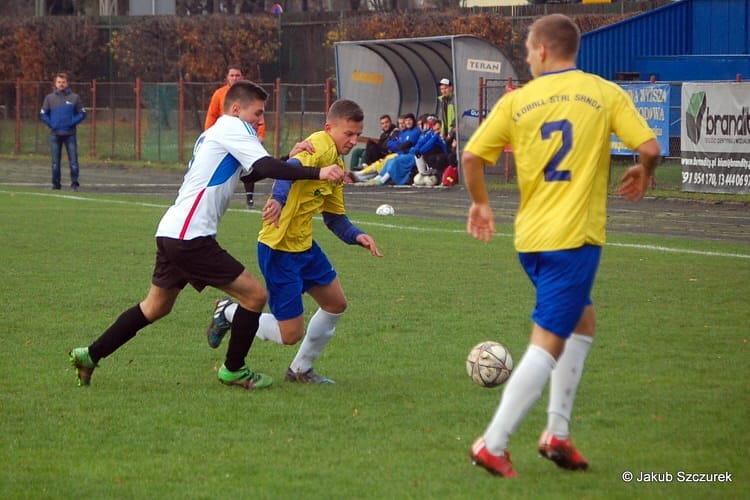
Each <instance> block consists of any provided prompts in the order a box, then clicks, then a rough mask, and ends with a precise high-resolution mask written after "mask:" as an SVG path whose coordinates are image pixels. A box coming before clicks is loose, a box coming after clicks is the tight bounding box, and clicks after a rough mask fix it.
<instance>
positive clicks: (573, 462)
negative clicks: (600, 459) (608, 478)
mask: <svg viewBox="0 0 750 500" xmlns="http://www.w3.org/2000/svg"><path fill="white" fill-rule="evenodd" d="M539 454H540V455H541V456H543V457H544V458H548V459H550V460H552V461H553V462H555V463H556V464H557V466H558V467H560V468H562V469H568V470H586V469H588V467H589V463H588V462H587V461H586V458H585V457H584V456H583V455H581V452H580V451H578V450H577V449H576V447H575V446H574V445H573V441H571V440H570V439H559V438H557V437H556V436H555V435H554V434H552V433H551V432H550V431H544V432H543V433H542V436H541V437H540V438H539Z"/></svg>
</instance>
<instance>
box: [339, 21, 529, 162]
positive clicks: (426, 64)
mask: <svg viewBox="0 0 750 500" xmlns="http://www.w3.org/2000/svg"><path fill="white" fill-rule="evenodd" d="M334 51H335V58H336V78H337V85H338V98H340V99H351V100H353V101H355V102H357V103H358V104H359V105H360V106H361V107H362V109H363V110H364V112H365V124H364V132H363V136H365V137H378V136H379V135H380V132H381V131H380V127H379V120H378V118H379V117H380V116H381V115H384V114H388V115H390V116H391V118H392V119H393V121H394V122H395V121H396V117H398V116H399V115H400V114H404V113H414V115H415V116H417V117H419V116H420V115H422V114H425V113H433V114H437V112H438V96H439V95H440V89H439V81H440V80H441V79H443V78H448V79H450V81H451V82H452V84H453V96H454V105H455V108H456V122H457V123H456V125H457V129H458V154H459V158H460V153H461V146H462V144H465V143H466V141H467V140H468V139H469V137H470V136H471V134H472V133H473V132H474V131H475V130H476V128H477V126H478V124H479V110H478V105H479V104H478V103H479V78H480V77H483V78H485V79H491V80H503V79H507V78H509V77H512V78H514V79H517V75H516V71H515V69H514V68H513V66H512V65H511V63H510V61H509V60H508V59H507V58H506V57H505V55H504V54H503V53H502V52H501V51H500V49H498V48H497V47H495V46H494V45H492V44H491V43H489V42H488V41H486V40H484V39H481V38H479V37H476V36H471V35H450V36H437V37H424V38H402V39H392V40H359V41H348V42H338V43H336V44H335V46H334ZM493 104H494V103H486V104H485V108H491V107H492V105H493Z"/></svg>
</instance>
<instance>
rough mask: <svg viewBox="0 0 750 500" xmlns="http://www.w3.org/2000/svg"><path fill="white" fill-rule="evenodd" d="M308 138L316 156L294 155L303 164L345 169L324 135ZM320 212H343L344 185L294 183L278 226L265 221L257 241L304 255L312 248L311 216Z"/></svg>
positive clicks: (334, 147)
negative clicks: (337, 166) (303, 253)
mask: <svg viewBox="0 0 750 500" xmlns="http://www.w3.org/2000/svg"><path fill="white" fill-rule="evenodd" d="M307 139H308V140H309V141H310V142H311V143H312V145H313V147H314V148H315V153H308V152H306V151H303V152H301V153H299V154H298V155H296V156H295V157H294V158H296V159H298V160H299V161H300V162H301V163H302V165H305V166H308V167H321V168H322V167H327V166H329V165H339V166H340V167H341V169H342V170H343V169H344V159H343V158H342V157H341V155H340V154H339V153H338V150H337V149H336V144H335V143H334V142H333V139H331V136H330V135H328V133H327V132H325V131H320V132H315V133H314V134H312V135H310V137H308V138H307ZM320 212H329V213H332V214H341V215H343V214H344V213H346V210H345V207H344V185H343V184H334V183H332V182H330V181H320V180H317V181H316V180H297V181H294V182H293V183H292V185H291V188H290V189H289V194H288V196H287V199H286V204H285V205H284V208H283V209H282V210H281V216H280V218H279V227H276V226H274V225H273V224H272V223H270V222H268V221H265V222H264V223H263V227H262V228H261V230H260V233H259V235H258V241H260V242H261V243H263V244H265V245H267V246H269V247H271V248H273V249H274V250H281V251H284V252H304V251H305V250H308V249H310V248H311V247H312V242H313V238H312V229H313V217H314V216H315V215H316V214H318V213H320Z"/></svg>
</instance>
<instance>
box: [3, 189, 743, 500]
mask: <svg viewBox="0 0 750 500" xmlns="http://www.w3.org/2000/svg"><path fill="white" fill-rule="evenodd" d="M167 204H168V201H167V200H164V199H146V198H143V197H132V196H131V197H128V196H116V195H95V194H81V195H80V196H69V195H68V196H66V193H62V195H54V194H51V193H49V192H48V191H34V190H25V189H18V188H4V187H2V186H0V221H1V223H0V241H1V242H2V244H0V261H1V262H2V266H1V267H0V283H2V286H0V299H1V300H0V303H2V318H3V321H2V324H3V332H2V338H3V343H2V346H3V349H2V355H1V356H0V369H1V371H2V378H1V379H0V388H1V389H0V408H1V410H0V422H1V424H2V432H1V433H0V463H2V464H3V465H2V469H1V470H0V498H6V499H16V498H34V499H39V498H50V499H57V498H179V499H183V498H219V497H226V498H253V499H259V498H260V499H265V498H268V499H275V498H304V499H308V498H309V499H354V498H357V499H370V498H372V499H386V498H389V499H390V498H393V499H396V498H398V499H400V498H414V499H423V498H430V499H432V498H435V499H463V498H485V497H486V498H576V499H581V498H592V499H593V498H634V497H638V498H657V497H658V498H662V499H663V498H749V497H750V486H749V484H750V459H749V458H748V457H749V456H750V453H749V452H750V438H749V437H748V432H747V429H748V424H750V370H748V339H749V338H750V337H749V334H748V332H749V331H750V330H749V329H748V324H750V312H748V311H750V309H749V308H748V297H749V296H750V293H749V292H750V285H749V283H750V248H749V247H748V246H747V245H739V244H723V243H717V242H699V241H688V240H678V239H660V238H652V237H648V238H647V237H636V236H625V235H618V234H610V235H609V244H608V246H607V247H606V248H605V251H604V254H603V258H602V265H601V268H600V272H599V276H598V280H597V284H596V286H595V288H594V293H593V297H594V301H595V303H596V306H597V310H598V314H599V329H598V337H597V340H596V342H595V344H594V347H593V349H592V352H591V355H590V357H589V361H588V364H587V368H586V373H585V375H584V379H583V382H582V384H581V388H580V392H579V397H578V401H577V407H576V411H575V414H574V421H573V423H572V431H573V437H574V439H575V441H576V444H577V445H578V446H579V448H580V449H581V450H582V451H583V453H584V454H585V455H586V456H587V458H588V459H589V461H590V463H591V468H590V470H589V471H587V472H585V473H571V472H567V471H562V470H558V469H556V468H555V466H554V465H553V464H552V463H550V462H548V461H546V460H542V459H540V458H539V457H538V456H537V453H536V441H537V438H538V435H539V433H540V432H541V430H542V428H543V426H544V424H545V421H546V415H545V409H546V402H547V399H546V394H545V397H544V398H543V399H542V400H541V401H540V402H539V403H538V404H537V406H536V407H535V408H534V409H533V411H532V412H531V414H530V415H529V417H528V418H527V419H526V421H525V422H524V423H523V425H522V426H521V428H520V429H519V431H518V433H517V434H516V435H515V436H514V437H513V439H512V441H511V446H510V451H511V453H512V455H513V460H514V465H515V467H516V469H517V470H518V472H519V474H520V477H519V478H518V479H517V480H512V481H509V480H503V479H498V478H496V477H493V476H490V475H489V474H487V473H486V472H485V471H484V470H482V469H480V468H476V467H473V466H472V465H471V464H470V462H469V459H468V451H469V446H470V444H471V442H472V441H473V439H474V438H475V437H476V436H478V435H479V434H481V433H482V432H483V430H484V428H485V426H486V425H487V424H488V422H489V420H490V418H491V417H492V414H493V412H494V411H495V408H496V406H497V402H498V398H499V395H500V393H501V391H502V388H498V389H483V388H480V387H478V386H476V385H475V384H473V383H472V382H471V380H470V379H469V378H468V377H467V375H466V372H465V367H464V361H465V358H466V355H467V354H468V352H469V349H470V348H471V347H472V346H473V345H475V344H476V343H478V342H480V341H483V340H493V339H494V340H498V341H501V342H502V343H504V344H505V345H507V346H508V347H509V348H510V350H511V352H512V353H513V356H514V359H515V360H520V357H521V355H522V354H523V350H524V349H525V346H526V344H527V339H528V332H529V328H530V324H529V321H530V320H529V317H528V316H529V313H530V308H531V306H532V303H533V293H532V289H531V285H530V284H529V283H528V282H527V279H526V277H525V276H524V274H523V272H522V270H521V268H520V266H519V264H518V262H517V259H516V255H515V252H514V250H513V247H512V238H511V237H510V233H511V229H510V228H509V227H501V228H499V229H500V234H498V236H497V237H496V238H495V239H494V240H493V241H492V242H491V243H490V244H484V243H480V242H477V241H474V240H472V239H471V238H470V237H469V236H468V235H466V234H465V232H464V225H463V223H461V222H452V221H438V220H422V219H409V218H404V217H399V216H396V217H389V218H383V217H377V216H376V215H375V214H374V213H352V214H350V216H351V218H352V219H353V220H354V221H355V222H356V223H357V224H359V225H360V226H361V227H362V228H364V229H365V230H366V231H368V232H369V233H370V234H372V235H373V236H374V237H375V239H376V241H377V242H378V244H379V246H380V248H381V250H382V251H383V252H384V253H385V257H384V258H382V259H376V258H374V257H370V256H369V254H368V253H367V252H366V251H365V250H363V249H361V248H358V247H349V246H347V245H344V244H343V243H341V242H339V241H338V240H336V239H335V237H334V236H333V235H331V234H330V233H329V232H328V231H326V230H325V227H324V226H323V224H322V222H321V221H316V228H315V231H316V237H317V240H318V241H319V242H320V244H321V246H322V247H323V248H324V249H325V250H326V251H327V253H328V255H329V257H330V258H331V260H332V261H333V262H334V264H335V266H336V268H337V270H338V272H339V275H340V277H341V280H342V283H343V286H344V289H345V291H346V293H347V296H348V299H349V302H350V306H349V310H348V311H347V313H346V316H345V317H344V318H343V319H342V321H341V322H340V323H339V327H338V330H337V332H336V336H335V337H334V339H333V340H332V342H331V343H330V344H329V346H328V348H327V349H326V350H325V351H324V354H323V356H322V357H321V359H320V360H319V361H318V362H317V364H316V368H317V369H318V370H319V371H320V372H321V373H324V374H325V375H327V376H330V377H331V378H333V379H335V380H336V382H337V383H336V385H333V386H325V387H324V386H320V387H318V386H314V387H311V386H296V385H293V384H289V383H285V382H283V380H282V379H283V373H284V370H285V369H286V367H287V365H288V363H289V362H290V361H291V359H292V357H293V356H294V353H295V352H296V347H282V346H278V345H275V344H269V343H264V342H262V341H260V340H256V342H255V344H254V346H253V349H252V351H251V354H250V358H249V362H250V364H251V366H252V367H253V368H255V369H257V370H260V371H264V372H266V373H269V374H271V375H272V376H273V377H274V378H275V379H276V383H275V384H274V386H272V387H271V388H270V389H268V390H263V391H258V392H256V393H247V392H244V391H241V390H239V389H236V388H230V387H225V386H222V385H220V384H219V383H218V382H217V379H216V369H217V367H218V366H219V365H220V363H221V362H222V360H223V354H224V346H222V348H220V349H219V350H212V349H209V348H208V346H207V344H206V340H205V337H204V332H205V327H206V325H207V323H208V320H209V317H210V314H211V310H212V306H213V301H214V298H215V297H216V296H218V292H216V291H214V290H207V291H206V292H204V293H202V294H197V293H196V292H195V291H194V290H192V289H190V288H188V289H186V290H185V291H184V292H183V294H182V295H181V297H180V299H179V300H178V302H177V305H176V307H175V310H174V312H173V313H172V314H171V315H170V316H168V317H167V318H165V319H164V320H162V321H160V322H158V323H157V324H155V325H152V326H150V327H148V328H146V329H145V330H142V331H141V332H140V333H139V334H138V336H137V337H136V338H135V339H133V340H132V341H131V342H130V343H129V344H127V345H126V346H125V347H123V348H122V349H121V350H120V351H118V352H116V353H115V354H114V355H113V356H111V357H110V358H107V359H105V360H103V361H102V362H101V363H100V368H99V369H97V371H96V372H95V374H94V377H93V381H92V385H91V387H89V388H78V387H76V385H75V376H74V374H73V372H72V370H71V369H70V367H69V365H68V361H67V355H66V353H67V351H68V350H69V349H70V348H72V347H76V346H83V345H88V344H89V343H90V342H91V341H92V340H93V339H94V338H96V337H97V336H98V335H99V334H100V333H101V332H102V331H103V330H104V329H105V328H106V327H107V326H109V324H110V323H111V322H112V321H113V320H114V319H115V318H116V316H117V315H118V314H119V313H120V312H121V311H123V310H124V309H125V308H127V307H130V306H132V305H133V304H135V303H137V302H138V301H139V300H140V299H141V298H142V297H143V296H144V294H145V293H146V290H147V287H148V284H149V280H150V273H151V269H152V265H153V256H154V241H153V231H154V229H155V227H156V223H157V222H158V220H159V218H160V217H161V215H162V213H163V211H164V210H165V208H166V206H167ZM259 227H260V218H259V215H258V212H257V211H255V212H249V211H247V210H244V209H241V208H240V204H239V200H238V201H237V203H236V208H235V209H232V210H230V212H229V213H228V214H227V215H226V217H225V218H224V221H223V222H222V226H221V228H220V233H219V235H218V239H219V241H220V242H221V243H222V244H223V245H224V246H225V247H226V248H227V249H228V250H229V251H230V252H231V253H233V254H234V255H235V256H237V257H238V258H240V259H241V260H243V261H244V262H245V263H246V264H247V266H248V268H249V269H250V270H251V271H252V272H254V273H255V274H256V275H257V274H258V273H257V264H256V260H255V241H256V236H257V231H258V229H259ZM666 250H669V251H666ZM306 304H307V314H308V316H309V314H311V313H312V312H313V311H314V308H313V303H312V302H311V301H307V302H306ZM628 471H630V472H632V473H634V474H635V475H636V477H637V476H638V475H639V474H640V473H651V472H655V473H669V474H671V475H672V477H673V479H672V480H671V481H666V482H643V481H637V480H633V481H631V482H626V481H623V479H622V476H623V473H625V472H628ZM722 472H727V473H730V474H732V481H731V482H729V483H708V484H706V483H688V482H684V481H682V480H680V477H681V476H678V474H679V473H722ZM682 477H683V478H684V476H682Z"/></svg>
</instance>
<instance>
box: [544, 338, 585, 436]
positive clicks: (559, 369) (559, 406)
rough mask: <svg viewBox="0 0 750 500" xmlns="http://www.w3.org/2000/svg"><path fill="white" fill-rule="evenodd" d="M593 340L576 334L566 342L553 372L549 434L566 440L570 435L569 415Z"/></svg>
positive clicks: (548, 412)
mask: <svg viewBox="0 0 750 500" xmlns="http://www.w3.org/2000/svg"><path fill="white" fill-rule="evenodd" d="M593 341H594V338H593V337H590V336H588V335H581V334H580V333H574V334H572V335H571V336H570V338H569V339H568V340H567V341H566V342H565V350H563V353H562V355H561V356H560V359H558V360H557V366H556V367H555V369H554V370H552V376H551V379H550V386H549V406H548V407H547V430H548V431H550V432H551V433H552V434H554V435H555V436H557V437H559V438H561V439H565V438H567V437H568V436H569V435H570V428H569V423H570V415H571V414H572V412H573V403H574V402H575V399H576V392H577V391H578V383H579V382H580V381H581V375H582V374H583V365H584V363H585V362H586V356H588V354H589V350H590V349H591V343H592V342H593Z"/></svg>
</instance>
